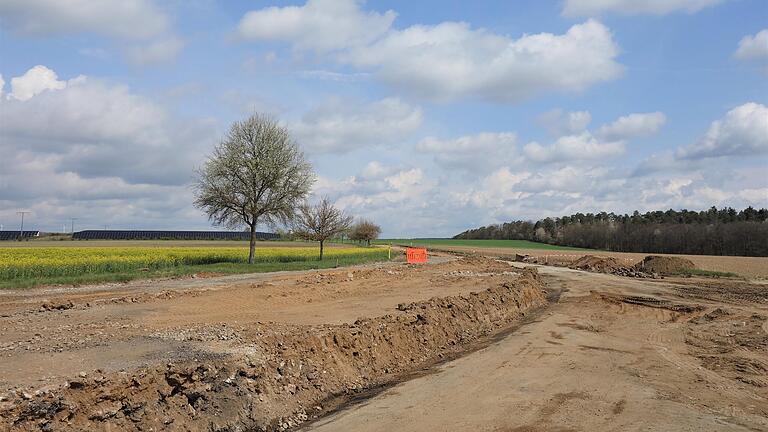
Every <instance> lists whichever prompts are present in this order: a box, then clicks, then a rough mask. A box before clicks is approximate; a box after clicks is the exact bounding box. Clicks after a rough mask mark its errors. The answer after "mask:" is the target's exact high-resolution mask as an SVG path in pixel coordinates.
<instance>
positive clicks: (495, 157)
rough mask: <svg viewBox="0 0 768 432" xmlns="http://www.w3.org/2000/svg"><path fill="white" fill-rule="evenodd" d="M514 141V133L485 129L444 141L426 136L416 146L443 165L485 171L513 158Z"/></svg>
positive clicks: (515, 154)
mask: <svg viewBox="0 0 768 432" xmlns="http://www.w3.org/2000/svg"><path fill="white" fill-rule="evenodd" d="M516 141H517V137H516V136H515V134H514V133H510V132H501V133H492V132H484V133H479V134H476V135H468V136H462V137H459V138H454V139H447V140H444V139H438V138H435V137H427V138H424V139H422V140H421V141H419V143H418V144H416V149H417V150H419V151H421V152H424V153H430V154H432V155H434V159H435V162H436V163H437V164H438V165H440V166H442V167H444V168H459V169H464V170H468V171H486V172H487V170H489V169H493V168H496V167H498V166H500V165H504V164H509V163H511V162H512V161H513V160H514V159H515V157H516V156H517V152H516V149H515V143H516Z"/></svg>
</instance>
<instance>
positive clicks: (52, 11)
mask: <svg viewBox="0 0 768 432" xmlns="http://www.w3.org/2000/svg"><path fill="white" fill-rule="evenodd" d="M0 20H2V25H3V27H7V28H10V29H11V30H13V31H15V32H17V33H21V34H29V35H51V34H73V33H99V34H104V35H108V36H113V37H117V38H120V39H126V40H146V39H150V38H153V37H156V36H159V35H161V34H163V33H165V32H166V31H168V27H169V20H168V17H167V16H166V15H165V14H164V13H163V12H161V11H160V10H159V9H158V8H157V6H155V4H154V3H153V2H152V1H150V0H99V1H95V2H94V1H90V0H66V1H62V0H4V1H2V2H0Z"/></svg>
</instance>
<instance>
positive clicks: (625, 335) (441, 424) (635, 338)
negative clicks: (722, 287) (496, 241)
mask: <svg viewBox="0 0 768 432" xmlns="http://www.w3.org/2000/svg"><path fill="white" fill-rule="evenodd" d="M539 268H540V270H539V271H540V272H541V273H543V275H544V277H545V281H546V282H547V284H548V285H549V286H550V288H554V289H562V290H563V294H562V297H561V299H560V302H559V303H557V304H554V305H552V306H550V307H549V308H548V309H547V310H546V312H544V313H543V314H542V315H541V316H540V317H538V318H537V319H536V320H535V321H534V322H532V323H529V324H526V325H524V326H523V327H521V328H520V329H519V330H518V331H516V332H514V333H512V334H510V335H509V336H507V337H505V338H504V339H502V340H501V341H500V342H498V343H496V344H494V345H491V346H489V347H487V348H484V349H482V350H480V351H477V352H475V353H472V354H470V355H467V356H465V357H463V358H460V359H457V360H454V361H451V362H449V363H446V364H444V365H442V366H440V367H439V368H437V369H436V370H435V371H434V373H431V374H428V375H425V376H422V377H419V378H416V379H414V380H411V381H408V382H405V383H402V384H400V385H397V386H395V387H392V388H390V389H388V390H386V391H385V392H383V393H381V394H379V395H378V396H376V397H373V398H372V399H369V400H367V401H365V402H363V403H360V404H356V405H352V406H350V407H348V408H347V409H345V410H342V411H340V412H337V413H335V414H333V415H331V416H329V417H326V418H324V419H322V420H320V421H318V422H316V423H314V424H311V425H309V426H307V427H306V428H305V429H304V430H307V431H318V432H319V431H359V432H367V431H382V432H384V431H395V430H396V431H457V430H477V431H505V432H512V431H516V432H536V431H542V432H543V431H561V432H565V431H592V430H600V431H626V430H631V431H634V430H636V431H641V430H642V431H649V430H650V431H750V430H752V431H754V430H768V399H766V398H767V397H768V391H766V387H765V386H762V387H761V386H754V385H749V384H747V383H745V382H742V381H739V380H736V379H732V378H733V377H732V376H729V372H733V371H732V370H728V369H727V368H724V369H723V370H718V371H713V370H710V369H706V368H704V367H702V366H701V364H702V363H701V361H700V360H699V358H697V357H695V356H694V354H696V353H699V354H702V355H704V354H706V355H709V354H710V353H708V352H703V353H702V352H701V349H699V351H697V350H695V349H693V348H692V347H691V346H689V345H687V344H686V342H685V339H686V337H688V338H691V337H692V336H691V333H690V331H691V328H692V327H691V326H692V324H690V323H689V321H688V320H689V319H693V317H694V316H696V315H701V314H703V313H705V311H707V310H711V307H712V306H717V304H718V303H719V305H720V306H722V305H723V304H725V303H722V302H712V301H710V302H709V304H707V302H703V303H691V302H690V301H689V300H687V299H685V298H683V297H681V296H679V295H677V294H678V292H677V290H676V285H674V284H670V283H668V282H667V281H648V280H639V279H637V280H636V279H628V278H621V277H617V276H612V275H604V274H594V273H585V272H580V271H574V270H570V269H565V268H556V267H539ZM638 295H642V296H652V297H654V298H657V299H669V301H670V302H671V303H669V304H666V306H665V307H650V306H648V305H634V304H629V303H625V302H622V301H616V302H613V301H608V300H606V299H611V298H617V299H622V298H627V297H624V296H638ZM649 304H651V305H653V303H652V302H650V303H649ZM697 304H704V306H702V310H700V311H695V312H675V311H673V309H677V310H681V309H680V307H683V309H682V310H685V306H691V305H692V306H696V305H697ZM727 306H728V307H732V308H733V309H732V311H731V313H732V314H733V315H732V316H734V317H739V318H738V319H736V320H734V323H736V324H735V325H741V322H740V321H739V320H741V319H742V317H746V316H750V315H754V314H759V315H761V316H763V319H764V317H765V315H766V314H767V313H768V303H765V302H763V303H762V304H760V303H757V304H756V303H749V302H739V301H734V302H731V303H728V304H727ZM744 319H747V318H744ZM702 322H703V321H702ZM718 322H719V321H718V320H714V321H712V323H718ZM764 322H765V321H762V322H758V323H757V324H756V327H755V328H754V329H749V332H748V333H749V336H750V337H752V336H755V337H761V336H760V335H759V334H758V333H760V330H761V329H763V330H764V328H765V324H764ZM702 325H712V324H702ZM733 325H734V324H733V323H732V322H730V321H725V322H723V327H722V329H715V331H714V333H721V334H725V335H726V336H728V335H729V333H728V332H734V330H731V329H732V328H733ZM761 325H762V326H763V327H760V326H761ZM745 326H746V322H745ZM693 328H697V327H693ZM707 334H709V333H707ZM731 339H733V336H732V337H731ZM707 340H708V339H707ZM728 340H729V339H726V342H725V343H729V342H728ZM749 340H753V339H749ZM766 340H768V338H766V337H765V335H764V334H763V335H762V338H761V339H759V340H758V342H757V343H756V344H754V345H752V346H751V348H752V349H753V351H750V352H752V354H753V355H756V356H758V357H757V358H758V360H757V361H758V362H762V363H759V364H762V365H768V353H766V351H765V345H764V344H765V341H766ZM740 343H741V342H740ZM744 345H746V346H747V347H748V348H749V347H750V344H749V343H748V342H747V343H744ZM702 346H703V347H704V348H703V349H704V351H706V350H707V349H708V348H707V345H706V344H702ZM713 346H714V345H713ZM718 348H722V347H717V346H714V348H713V352H717V351H718ZM739 349H741V348H739ZM743 351H745V353H746V352H747V348H744V349H743ZM734 352H735V353H737V354H734V356H737V357H738V356H741V357H738V358H743V357H744V358H746V357H745V356H747V354H738V353H740V352H741V351H739V350H735V351H734ZM747 357H748V356H747ZM729 359H731V358H730V357H727V356H724V357H722V358H721V360H719V362H718V366H719V365H720V363H722V364H727V362H728V361H729ZM757 372H759V371H757ZM763 374H764V373H763ZM737 375H738V370H737ZM741 376H742V377H743V376H745V375H743V374H742V375H741ZM755 376H757V377H758V378H757V379H760V378H759V376H760V375H759V373H758V374H756V375H755Z"/></svg>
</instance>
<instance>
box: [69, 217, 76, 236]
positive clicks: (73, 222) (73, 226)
mask: <svg viewBox="0 0 768 432" xmlns="http://www.w3.org/2000/svg"><path fill="white" fill-rule="evenodd" d="M69 220H70V221H71V222H72V234H74V233H75V221H76V220H77V218H69Z"/></svg>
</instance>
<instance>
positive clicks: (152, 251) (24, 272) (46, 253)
mask: <svg viewBox="0 0 768 432" xmlns="http://www.w3.org/2000/svg"><path fill="white" fill-rule="evenodd" d="M325 253H326V257H327V259H344V258H353V257H362V256H370V257H372V256H373V255H380V256H381V257H386V255H387V252H386V250H382V249H378V248H371V249H367V248H330V249H327V250H326V252H325ZM317 257H318V249H317V248H314V247H272V248H268V247H260V248H257V249H256V261H257V262H260V263H269V262H295V261H308V260H313V259H317ZM247 260H248V249H247V248H234V247H232V248H230V247H213V248H212V247H159V248H158V247H151V248H149V247H146V248H145V247H128V248H120V247H103V248H102V247H82V248H78V247H43V248H0V280H12V279H22V278H35V277H50V276H73V275H80V274H85V273H113V272H123V271H130V270H138V269H149V270H155V269H160V268H167V267H175V266H180V265H198V264H214V263H244V262H247Z"/></svg>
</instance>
